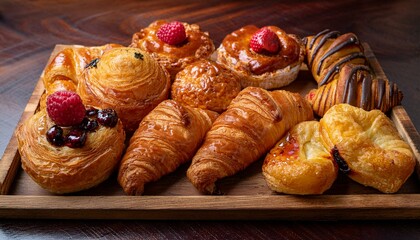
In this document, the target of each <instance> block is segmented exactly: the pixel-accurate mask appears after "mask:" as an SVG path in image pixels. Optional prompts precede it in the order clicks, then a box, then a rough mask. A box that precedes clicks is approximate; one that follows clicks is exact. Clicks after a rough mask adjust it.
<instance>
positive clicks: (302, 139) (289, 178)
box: [262, 121, 338, 195]
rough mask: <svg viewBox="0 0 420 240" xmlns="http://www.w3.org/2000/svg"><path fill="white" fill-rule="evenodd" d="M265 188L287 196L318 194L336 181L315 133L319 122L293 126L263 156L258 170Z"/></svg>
mask: <svg viewBox="0 0 420 240" xmlns="http://www.w3.org/2000/svg"><path fill="white" fill-rule="evenodd" d="M262 172H263V175H264V178H265V180H266V182H267V185H268V186H269V187H270V188H271V189H272V190H273V191H276V192H279V193H287V194H299V195H309V194H322V193H324V192H325V191H326V190H328V189H329V188H330V187H331V185H332V184H333V183H334V181H335V179H336V178H337V173H338V168H337V164H336V163H335V161H334V159H333V158H332V157H331V155H330V152H329V150H328V149H326V148H325V147H324V145H323V144H322V140H321V135H320V132H319V122H317V121H305V122H301V123H298V124H297V125H295V126H294V127H293V128H292V129H291V130H290V131H289V132H288V133H287V134H286V135H285V136H284V137H283V138H282V139H281V140H280V141H279V142H278V143H277V144H276V145H275V146H274V148H272V149H271V151H270V152H269V153H268V154H267V156H266V157H265V160H264V164H263V167H262Z"/></svg>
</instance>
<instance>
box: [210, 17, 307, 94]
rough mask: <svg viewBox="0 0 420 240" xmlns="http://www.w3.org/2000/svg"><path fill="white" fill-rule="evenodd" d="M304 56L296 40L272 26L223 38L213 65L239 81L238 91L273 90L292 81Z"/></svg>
mask: <svg viewBox="0 0 420 240" xmlns="http://www.w3.org/2000/svg"><path fill="white" fill-rule="evenodd" d="M304 53H305V49H304V47H303V44H302V43H301V40H300V39H299V38H298V37H297V36H295V35H293V34H287V33H286V32H285V31H284V30H282V29H280V28H278V27H275V26H266V27H263V28H261V29H259V28H258V27H256V26H254V25H248V26H245V27H242V28H240V29H238V30H236V31H234V32H232V33H231V34H228V35H227V36H226V37H225V38H224V40H223V42H222V44H221V45H220V47H219V48H218V49H217V61H218V62H219V63H221V64H223V65H225V66H226V67H227V68H229V69H232V70H233V71H234V72H236V73H237V74H238V75H239V76H240V77H241V85H242V88H245V87H247V86H255V87H262V88H265V89H274V88H280V87H283V86H286V85H288V84H290V83H291V82H292V81H294V80H295V79H296V77H297V75H298V73H299V70H300V66H301V64H302V62H303V59H304V55H305V54H304Z"/></svg>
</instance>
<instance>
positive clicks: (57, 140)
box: [47, 125, 64, 146]
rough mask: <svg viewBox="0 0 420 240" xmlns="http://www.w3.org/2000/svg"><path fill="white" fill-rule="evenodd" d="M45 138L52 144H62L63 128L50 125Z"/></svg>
mask: <svg viewBox="0 0 420 240" xmlns="http://www.w3.org/2000/svg"><path fill="white" fill-rule="evenodd" d="M47 140H48V142H50V143H51V144H52V145H54V146H63V145H64V136H63V129H62V128H61V127H59V126H57V125H54V126H52V127H51V128H50V129H48V131H47Z"/></svg>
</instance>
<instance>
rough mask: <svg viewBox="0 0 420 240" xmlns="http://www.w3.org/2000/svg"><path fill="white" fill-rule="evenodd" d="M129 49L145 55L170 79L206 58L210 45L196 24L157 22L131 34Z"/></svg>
mask: <svg viewBox="0 0 420 240" xmlns="http://www.w3.org/2000/svg"><path fill="white" fill-rule="evenodd" d="M130 47H135V48H140V49H141V50H143V51H145V52H148V53H149V54H150V55H151V56H152V57H153V58H155V59H156V60H157V61H158V62H159V63H160V64H161V65H162V66H164V67H165V68H166V69H167V70H168V71H169V73H170V75H171V78H172V79H174V78H175V75H176V74H177V73H178V72H179V71H181V70H182V69H183V68H185V67H186V66H187V65H188V64H190V63H192V62H195V61H197V60H198V59H201V58H210V56H211V54H212V53H213V52H214V49H215V47H214V44H213V41H212V40H211V39H210V37H209V34H208V32H203V31H201V29H200V27H199V26H198V25H197V24H188V23H185V22H178V21H172V22H168V21H166V20H157V21H155V22H153V23H151V24H150V25H149V26H148V27H146V28H143V29H141V30H140V31H139V32H136V33H134V34H133V38H132V42H131V44H130Z"/></svg>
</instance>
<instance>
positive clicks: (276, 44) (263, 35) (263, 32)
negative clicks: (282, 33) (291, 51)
mask: <svg viewBox="0 0 420 240" xmlns="http://www.w3.org/2000/svg"><path fill="white" fill-rule="evenodd" d="M249 46H250V47H251V49H252V50H253V51H254V52H256V53H270V54H275V53H277V52H278V51H279V50H280V40H279V37H278V36H277V35H276V34H275V33H274V32H273V31H271V30H270V29H268V28H267V27H263V28H261V29H260V30H258V31H257V32H255V33H254V35H252V37H251V42H250V44H249Z"/></svg>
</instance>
